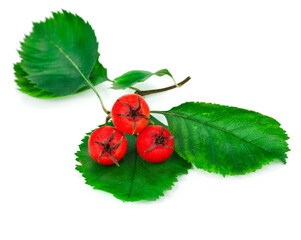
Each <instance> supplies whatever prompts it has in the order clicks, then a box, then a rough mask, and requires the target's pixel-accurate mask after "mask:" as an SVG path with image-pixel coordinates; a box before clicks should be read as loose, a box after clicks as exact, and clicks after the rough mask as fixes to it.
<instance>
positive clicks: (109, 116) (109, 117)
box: [105, 113, 112, 125]
mask: <svg viewBox="0 0 301 240" xmlns="http://www.w3.org/2000/svg"><path fill="white" fill-rule="evenodd" d="M111 117H112V115H111V113H109V114H108V115H107V117H106V123H105V125H107V124H108V122H109V120H110V119H111Z"/></svg>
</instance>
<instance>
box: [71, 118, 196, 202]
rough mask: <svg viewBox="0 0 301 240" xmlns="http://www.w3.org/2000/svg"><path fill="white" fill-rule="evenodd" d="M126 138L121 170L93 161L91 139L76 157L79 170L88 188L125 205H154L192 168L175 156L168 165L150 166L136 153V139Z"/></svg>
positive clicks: (152, 164) (85, 138)
mask: <svg viewBox="0 0 301 240" xmlns="http://www.w3.org/2000/svg"><path fill="white" fill-rule="evenodd" d="M153 120H154V119H153ZM89 134H90V133H88V135H89ZM125 136H126V139H127V142H128V147H127V153H126V155H125V156H124V157H123V158H122V159H121V160H120V161H119V162H118V163H119V164H120V167H117V166H115V165H111V166H104V165H101V164H99V163H97V162H96V161H94V160H93V159H92V158H91V157H90V155H89V152H88V139H89V136H85V137H84V139H83V140H82V144H80V145H79V149H80V150H79V151H78V152H77V153H76V156H77V161H78V162H79V165H77V166H76V169H77V170H78V171H79V172H80V173H81V174H82V175H83V177H84V178H85V180H86V183H87V184H88V185H90V186H92V187H93V188H94V189H98V190H103V191H106V192H109V193H111V194H113V195H114V196H115V197H116V198H118V199H120V200H122V201H125V202H134V201H140V200H147V201H154V200H156V199H158V198H159V197H160V196H163V195H164V192H165V191H166V190H170V189H171V188H172V186H173V184H174V182H177V177H178V176H180V175H182V174H187V172H188V169H190V168H191V164H190V163H188V162H187V161H186V160H184V159H182V158H181V157H180V156H179V155H178V154H177V153H176V152H174V153H173V154H172V156H171V157H170V158H169V159H168V160H166V161H165V162H162V163H158V164H154V163H149V162H147V161H145V160H143V159H142V158H141V157H140V156H139V154H138V153H137V150H136V136H135V135H127V134H126V135H125Z"/></svg>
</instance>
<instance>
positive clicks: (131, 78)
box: [113, 69, 176, 89]
mask: <svg viewBox="0 0 301 240" xmlns="http://www.w3.org/2000/svg"><path fill="white" fill-rule="evenodd" d="M153 75H156V76H159V77H161V76H164V75H168V76H170V77H171V78H172V80H173V81H174V83H175V84H176V82H175V80H174V78H173V76H172V75H171V73H170V72H169V71H168V70H167V69H161V70H159V71H157V72H155V73H151V72H148V71H142V70H134V71H129V72H127V73H125V74H123V75H121V76H120V77H117V78H115V79H114V83H113V88H114V89H126V88H128V87H131V86H133V85H135V84H137V83H138V82H144V81H146V80H147V79H149V78H150V77H151V76H153Z"/></svg>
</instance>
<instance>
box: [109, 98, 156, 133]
mask: <svg viewBox="0 0 301 240" xmlns="http://www.w3.org/2000/svg"><path fill="white" fill-rule="evenodd" d="M111 115H112V120H113V123H114V125H115V127H116V128H117V129H118V130H119V131H121V132H123V133H127V134H137V133H139V132H141V131H142V130H143V129H144V128H145V127H146V126H147V124H148V122H151V120H150V118H149V107H148V105H147V103H146V102H145V100H144V99H143V97H141V96H140V95H138V94H127V95H124V96H122V97H120V98H118V99H117V101H116V102H115V103H114V105H113V108H112V112H111Z"/></svg>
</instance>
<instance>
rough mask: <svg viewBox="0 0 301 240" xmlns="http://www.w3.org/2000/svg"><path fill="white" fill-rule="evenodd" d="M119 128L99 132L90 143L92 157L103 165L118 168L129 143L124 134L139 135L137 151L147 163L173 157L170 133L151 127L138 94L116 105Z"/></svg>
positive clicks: (115, 118)
mask: <svg viewBox="0 0 301 240" xmlns="http://www.w3.org/2000/svg"><path fill="white" fill-rule="evenodd" d="M111 116H112V120H113V124H114V126H115V128H114V127H111V126H103V127H100V128H98V129H97V130H95V131H94V132H93V133H92V134H91V136H90V138H89V143H88V148H89V153H90V155H91V157H92V158H93V159H94V160H95V161H97V162H98V163H101V164H103V165H112V164H116V165H117V166H119V164H118V161H119V160H120V159H122V158H123V156H124V155H125V153H126V149H127V140H126V138H125V136H124V135H123V133H127V134H138V137H137V142H136V146H137V151H138V153H139V155H140V156H141V157H142V158H143V159H144V160H146V161H148V162H152V163H160V162H163V161H165V160H166V159H168V158H169V157H170V155H171V154H172V151H173V146H174V141H173V136H172V135H171V134H170V132H169V131H168V130H167V129H166V128H164V127H162V126H159V125H150V126H148V127H147V124H148V123H149V122H152V121H151V120H150V118H149V117H150V112H149V107H148V105H147V103H146V102H145V100H144V99H143V98H142V97H141V96H139V95H138V94H127V95H124V96H122V97H120V98H119V99H117V101H116V102H115V104H114V106H113V108H112V112H111Z"/></svg>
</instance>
